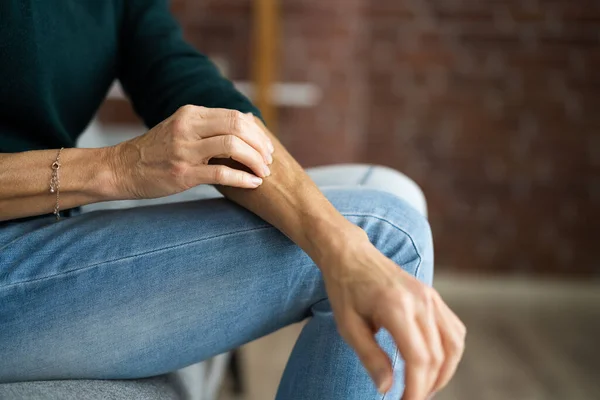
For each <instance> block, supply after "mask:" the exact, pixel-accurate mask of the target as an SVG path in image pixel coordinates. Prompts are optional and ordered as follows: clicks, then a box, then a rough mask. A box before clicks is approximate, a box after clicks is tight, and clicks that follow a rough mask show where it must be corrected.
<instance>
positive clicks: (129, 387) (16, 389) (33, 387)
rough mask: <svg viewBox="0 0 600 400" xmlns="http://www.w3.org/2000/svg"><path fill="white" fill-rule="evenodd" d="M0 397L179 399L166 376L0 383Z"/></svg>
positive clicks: (14, 399)
mask: <svg viewBox="0 0 600 400" xmlns="http://www.w3.org/2000/svg"><path fill="white" fill-rule="evenodd" d="M0 399H2V400H22V399H27V400H81V399H86V400H107V399H110V400H121V399H122V400H142V399H143V400H164V399H166V400H179V399H181V397H180V396H179V394H178V390H177V388H176V385H174V384H173V382H172V381H171V378H170V377H169V376H167V375H161V376H157V377H152V378H146V379H132V380H84V379H82V380H62V381H61V380H57V381H35V382H16V383H3V384H0Z"/></svg>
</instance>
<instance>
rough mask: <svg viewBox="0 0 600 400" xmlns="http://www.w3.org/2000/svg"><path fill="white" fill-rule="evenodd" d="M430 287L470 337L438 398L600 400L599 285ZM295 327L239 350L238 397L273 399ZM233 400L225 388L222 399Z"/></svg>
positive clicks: (444, 282)
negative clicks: (242, 384) (241, 384)
mask: <svg viewBox="0 0 600 400" xmlns="http://www.w3.org/2000/svg"><path fill="white" fill-rule="evenodd" d="M436 287H437V288H438V290H439V291H440V293H442V295H443V296H444V297H445V299H446V301H447V302H448V303H449V304H450V305H451V307H452V308H453V309H454V310H455V311H456V312H457V314H458V315H459V316H460V317H461V318H462V319H463V321H464V322H465V324H466V325H467V327H468V331H469V333H468V338H467V349H466V352H465V356H464V359H463V362H462V363H461V365H460V368H459V370H458V371H457V374H456V376H455V379H454V380H453V381H452V382H451V384H450V385H449V386H448V387H447V388H446V389H445V390H444V391H443V392H441V393H440V394H438V395H437V396H436V400H600V282H595V283H593V282H591V283H590V282H588V283H566V284H565V283H562V284H561V283H556V282H548V281H546V282H540V281H524V280H491V279H489V278H488V279H486V280H476V279H472V278H471V279H466V278H457V277H442V278H439V279H438V280H437V281H436ZM300 329H301V326H299V325H296V326H291V327H288V328H286V329H283V330H281V331H279V332H276V333H275V334H273V335H270V336H268V337H265V338H262V339H260V340H258V341H256V342H253V343H250V344H248V345H247V346H245V347H244V348H243V353H242V355H243V357H244V360H243V361H244V367H245V370H244V373H245V381H246V384H247V392H246V395H245V396H244V397H242V398H239V397H238V398H237V399H243V400H264V399H273V398H274V395H275V391H276V389H277V383H278V381H279V378H280V376H281V373H282V370H283V367H284V365H285V362H286V359H287V357H288V355H289V352H290V350H291V348H292V346H293V344H294V341H295V339H296V337H297V335H298V332H299V331H300ZM234 398H235V397H233V396H232V395H231V394H229V393H228V390H227V385H225V388H224V390H223V393H222V396H221V397H220V400H232V399H234ZM311 400H312V399H311ZM314 400H318V399H314Z"/></svg>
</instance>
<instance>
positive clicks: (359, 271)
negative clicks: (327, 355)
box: [322, 231, 466, 400]
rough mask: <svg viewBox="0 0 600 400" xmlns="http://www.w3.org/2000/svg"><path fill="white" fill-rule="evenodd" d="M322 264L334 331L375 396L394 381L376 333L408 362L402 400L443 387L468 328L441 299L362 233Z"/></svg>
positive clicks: (416, 398)
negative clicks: (385, 335)
mask: <svg viewBox="0 0 600 400" xmlns="http://www.w3.org/2000/svg"><path fill="white" fill-rule="evenodd" d="M324 264H327V265H326V268H322V270H323V271H324V273H323V276H324V280H325V285H326V288H327V293H328V295H329V300H330V303H331V305H332V308H333V313H334V316H335V319H336V323H337V326H338V330H339V332H340V334H341V335H342V337H343V338H344V340H346V342H348V344H349V345H350V346H352V347H353V348H354V350H355V351H356V353H357V354H358V356H359V358H360V360H361V362H362V364H363V365H364V366H365V368H366V369H367V371H368V372H369V374H370V375H371V377H372V379H373V381H374V382H375V385H376V386H377V388H378V389H379V391H380V392H387V391H388V390H389V389H390V388H391V386H392V380H393V375H392V365H391V362H390V359H389V357H388V356H387V355H386V353H385V352H384V351H383V350H382V349H381V348H380V347H379V345H378V344H377V342H376V341H375V338H374V334H375V333H376V332H377V331H378V330H379V329H380V328H385V329H386V330H387V331H389V332H390V334H391V335H392V337H393V338H394V341H395V342H396V345H397V346H398V349H399V351H400V354H401V355H402V357H403V358H404V360H405V362H406V368H405V370H406V380H405V383H406V388H405V391H404V396H403V399H404V400H425V399H428V398H429V397H430V396H432V395H433V394H434V393H435V392H437V391H439V390H440V389H441V388H443V387H444V386H445V385H446V384H447V383H448V381H449V380H450V378H451V377H452V375H454V372H455V371H456V368H457V366H458V363H459V361H460V359H461V357H462V354H463V350H464V342H465V335H466V329H465V326H464V325H463V323H462V322H461V321H460V320H459V319H458V317H457V316H456V315H455V314H454V313H453V312H452V311H451V310H450V309H449V308H448V306H447V305H446V304H445V303H444V301H443V300H442V299H441V297H440V295H439V294H438V293H437V292H436V291H435V290H434V289H432V288H430V287H428V286H426V285H424V284H423V283H421V282H420V281H418V280H417V279H415V278H414V277H413V276H412V275H410V274H408V273H407V272H405V271H403V270H402V269H401V268H399V267H398V266H397V265H396V264H395V263H394V262H393V261H391V260H390V259H388V258H387V257H385V256H384V255H383V254H382V253H381V252H379V250H377V248H376V247H375V246H373V245H372V244H371V243H370V242H369V239H368V237H367V236H366V234H364V232H363V231H360V233H357V234H355V235H352V238H351V239H350V240H349V241H347V247H346V248H345V249H344V250H343V251H342V252H336V254H335V255H332V256H331V257H329V258H328V259H325V261H324Z"/></svg>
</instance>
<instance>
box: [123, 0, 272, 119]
mask: <svg viewBox="0 0 600 400" xmlns="http://www.w3.org/2000/svg"><path fill="white" fill-rule="evenodd" d="M123 7H124V9H123V15H122V23H121V28H120V29H121V31H120V49H119V63H118V78H119V81H120V82H121V84H122V86H123V88H124V90H125V92H126V94H127V95H128V96H129V98H130V99H131V101H132V103H133V107H134V109H135V111H136V112H137V113H138V115H140V116H141V117H142V119H143V120H144V122H145V124H146V125H147V126H148V127H152V126H154V125H156V124H158V123H159V122H160V121H162V120H164V119H165V118H167V117H168V116H170V115H171V114H173V113H174V112H175V111H176V110H177V109H178V108H179V107H181V106H183V105H185V104H194V105H199V106H205V107H214V108H228V109H235V110H239V111H242V112H244V113H248V112H252V113H253V114H254V115H256V116H258V117H259V118H260V117H261V116H260V112H259V111H258V109H257V108H256V107H255V106H254V105H253V104H252V103H251V102H250V100H248V99H247V98H246V97H245V96H244V95H243V94H241V93H240V92H238V91H237V90H236V89H235V88H234V87H233V84H232V83H231V82H230V81H229V80H227V79H226V78H224V77H223V76H222V75H221V74H220V72H219V71H218V70H217V68H216V67H215V65H214V64H213V63H212V62H211V61H210V60H209V59H208V58H207V57H206V56H205V55H203V54H201V53H199V52H198V51H196V49H194V48H193V47H192V46H191V45H190V44H188V43H187V42H186V41H185V40H184V39H183V35H182V32H181V28H180V27H179V24H178V23H177V22H176V21H175V19H174V18H173V16H172V15H171V13H170V11H169V7H168V1H167V0H123Z"/></svg>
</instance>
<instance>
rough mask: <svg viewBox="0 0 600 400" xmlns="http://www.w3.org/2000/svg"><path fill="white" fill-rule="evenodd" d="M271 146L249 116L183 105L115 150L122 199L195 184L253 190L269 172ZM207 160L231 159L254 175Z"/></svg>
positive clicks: (165, 192) (160, 193) (167, 192)
mask: <svg viewBox="0 0 600 400" xmlns="http://www.w3.org/2000/svg"><path fill="white" fill-rule="evenodd" d="M273 149H274V148H273V144H272V143H271V140H270V139H269V137H268V136H267V135H266V134H265V133H264V132H263V130H262V129H261V128H260V127H259V126H258V125H257V124H256V123H255V121H254V117H253V116H251V115H249V114H248V115H247V114H243V113H241V112H239V111H235V110H226V109H219V108H205V107H197V106H192V105H187V106H183V107H181V108H180V109H179V110H177V111H176V112H175V113H174V114H173V115H172V116H171V117H169V118H167V119H166V120H164V121H163V122H161V123H160V124H158V125H157V126H155V127H154V128H153V129H151V130H150V131H148V132H147V133H146V134H144V135H142V136H139V137H136V138H134V139H132V140H129V141H126V142H123V143H120V144H118V145H117V146H115V147H114V153H115V156H114V157H113V158H114V159H115V164H116V166H115V169H116V171H117V173H116V175H117V178H116V179H117V182H118V186H120V188H121V189H122V191H124V193H125V194H126V195H125V197H127V198H137V199H140V198H154V197H162V196H167V195H171V194H175V193H178V192H182V191H184V190H187V189H190V188H192V187H194V186H197V185H200V184H219V185H226V186H235V187H240V188H248V189H251V188H256V187H258V186H259V185H260V184H261V183H262V179H261V178H264V177H266V176H268V175H269V174H270V170H269V167H268V164H270V163H271V162H272V161H273V158H272V156H271V154H272V153H273ZM212 158H232V159H234V160H235V161H238V162H240V163H241V164H243V165H245V166H247V167H248V168H249V169H250V170H251V171H252V172H253V173H254V174H251V173H249V172H246V171H241V170H237V169H233V168H230V167H227V166H224V165H212V164H211V165H209V163H208V162H209V160H210V159H212Z"/></svg>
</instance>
